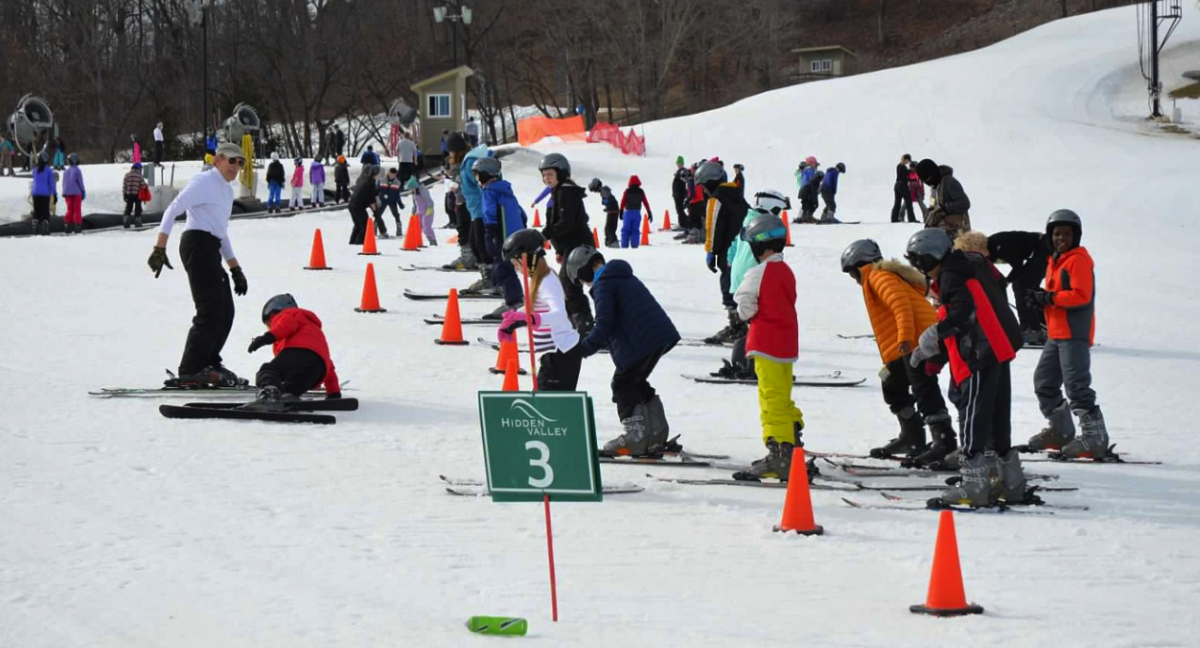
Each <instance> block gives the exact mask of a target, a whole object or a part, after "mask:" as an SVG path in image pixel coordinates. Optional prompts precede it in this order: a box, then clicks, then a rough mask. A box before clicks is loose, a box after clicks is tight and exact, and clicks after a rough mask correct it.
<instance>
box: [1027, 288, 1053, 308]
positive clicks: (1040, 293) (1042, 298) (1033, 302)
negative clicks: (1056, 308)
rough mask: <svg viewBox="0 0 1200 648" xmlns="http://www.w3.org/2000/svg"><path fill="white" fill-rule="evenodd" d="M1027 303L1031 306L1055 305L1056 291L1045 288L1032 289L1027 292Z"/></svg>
mask: <svg viewBox="0 0 1200 648" xmlns="http://www.w3.org/2000/svg"><path fill="white" fill-rule="evenodd" d="M1025 305H1026V306H1028V307H1030V308H1042V307H1043V306H1053V305H1054V293H1052V292H1046V291H1045V290H1030V291H1029V292H1027V293H1025Z"/></svg>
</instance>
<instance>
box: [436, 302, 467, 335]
mask: <svg viewBox="0 0 1200 648" xmlns="http://www.w3.org/2000/svg"><path fill="white" fill-rule="evenodd" d="M434 342H435V343H437V344H442V345H451V346H466V345H467V341H466V340H464V339H463V333H462V316H461V315H459V313H458V291H457V290H455V289H454V288H451V289H450V299H449V301H447V302H446V319H445V320H444V321H443V322H442V336H441V337H440V338H438V339H436V340H434Z"/></svg>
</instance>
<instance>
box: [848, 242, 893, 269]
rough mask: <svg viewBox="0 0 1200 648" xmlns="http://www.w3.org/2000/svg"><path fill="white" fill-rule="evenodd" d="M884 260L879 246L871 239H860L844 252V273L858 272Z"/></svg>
mask: <svg viewBox="0 0 1200 648" xmlns="http://www.w3.org/2000/svg"><path fill="white" fill-rule="evenodd" d="M882 258H883V253H882V252H880V251H879V244H878V243H876V242H875V241H872V240H871V239H859V240H857V241H855V242H853V243H851V244H850V245H848V246H846V250H845V251H844V252H842V272H850V271H851V270H857V269H858V268H861V267H863V266H865V265H867V264H870V263H875V262H876V261H878V260H880V259H882Z"/></svg>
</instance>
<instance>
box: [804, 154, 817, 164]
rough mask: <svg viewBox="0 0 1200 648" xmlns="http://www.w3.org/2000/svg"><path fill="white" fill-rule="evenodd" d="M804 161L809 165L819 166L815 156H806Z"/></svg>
mask: <svg viewBox="0 0 1200 648" xmlns="http://www.w3.org/2000/svg"><path fill="white" fill-rule="evenodd" d="M804 162H805V163H807V164H808V166H817V158H815V157H813V156H811V155H810V156H808V157H806V158H804Z"/></svg>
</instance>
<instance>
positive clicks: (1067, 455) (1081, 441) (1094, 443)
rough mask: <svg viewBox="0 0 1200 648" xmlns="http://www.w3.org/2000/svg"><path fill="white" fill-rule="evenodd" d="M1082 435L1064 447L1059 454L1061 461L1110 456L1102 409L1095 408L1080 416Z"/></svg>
mask: <svg viewBox="0 0 1200 648" xmlns="http://www.w3.org/2000/svg"><path fill="white" fill-rule="evenodd" d="M1079 427H1080V431H1081V434H1080V435H1079V436H1078V437H1076V438H1075V439H1074V440H1072V441H1071V442H1070V443H1068V444H1066V445H1064V446H1063V449H1062V452H1060V453H1059V454H1058V456H1059V458H1061V459H1095V460H1097V461H1099V460H1102V459H1104V458H1105V457H1107V456H1108V455H1109V447H1108V428H1107V427H1106V426H1105V425H1104V415H1103V414H1101V413H1100V407H1099V406H1097V407H1093V408H1092V409H1091V410H1090V411H1088V412H1083V413H1081V414H1080V415H1079Z"/></svg>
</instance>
